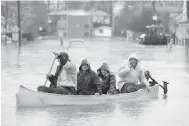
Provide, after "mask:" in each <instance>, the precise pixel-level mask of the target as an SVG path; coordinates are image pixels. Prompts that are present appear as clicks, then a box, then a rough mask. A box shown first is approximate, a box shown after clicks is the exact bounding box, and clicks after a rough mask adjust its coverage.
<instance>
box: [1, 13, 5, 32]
mask: <svg viewBox="0 0 189 126" xmlns="http://www.w3.org/2000/svg"><path fill="white" fill-rule="evenodd" d="M4 34H5V18H4V17H3V16H1V35H4Z"/></svg>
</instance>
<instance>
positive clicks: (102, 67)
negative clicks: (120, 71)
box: [99, 63, 110, 73]
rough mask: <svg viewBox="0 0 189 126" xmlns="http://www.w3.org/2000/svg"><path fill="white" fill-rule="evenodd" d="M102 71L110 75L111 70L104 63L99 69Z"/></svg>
mask: <svg viewBox="0 0 189 126" xmlns="http://www.w3.org/2000/svg"><path fill="white" fill-rule="evenodd" d="M101 69H104V70H107V71H108V72H109V73H110V68H109V66H108V64H107V63H103V64H102V66H101V67H100V68H99V70H101Z"/></svg>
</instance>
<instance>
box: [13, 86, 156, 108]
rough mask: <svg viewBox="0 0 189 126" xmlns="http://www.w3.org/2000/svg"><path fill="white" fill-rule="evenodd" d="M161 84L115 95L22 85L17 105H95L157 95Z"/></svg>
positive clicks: (17, 95) (17, 96) (17, 97)
mask: <svg viewBox="0 0 189 126" xmlns="http://www.w3.org/2000/svg"><path fill="white" fill-rule="evenodd" d="M158 93H159V85H155V86H153V87H150V91H149V90H146V89H144V90H140V91H136V92H133V93H125V94H115V95H101V96H100V95H61V94H52V93H44V92H38V91H34V90H30V89H28V88H26V87H24V86H20V88H19V91H18V93H17V94H16V105H17V107H19V108H20V107H48V106H63V105H95V104H107V103H116V102H128V101H136V100H140V99H142V100H143V99H146V98H147V99H149V98H154V97H157V96H158Z"/></svg>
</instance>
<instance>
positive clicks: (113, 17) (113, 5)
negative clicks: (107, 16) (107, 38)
mask: <svg viewBox="0 0 189 126" xmlns="http://www.w3.org/2000/svg"><path fill="white" fill-rule="evenodd" d="M112 29H113V30H112V36H114V0H112Z"/></svg>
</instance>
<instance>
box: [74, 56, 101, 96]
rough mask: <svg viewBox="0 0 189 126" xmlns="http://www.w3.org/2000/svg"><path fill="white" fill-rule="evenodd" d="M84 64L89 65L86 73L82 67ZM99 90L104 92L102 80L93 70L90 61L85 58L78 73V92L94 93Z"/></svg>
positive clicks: (80, 93) (83, 93) (82, 93)
mask: <svg viewBox="0 0 189 126" xmlns="http://www.w3.org/2000/svg"><path fill="white" fill-rule="evenodd" d="M83 64H87V65H89V69H88V70H87V71H86V72H85V73H83V71H82V69H81V67H82V65H83ZM97 92H98V93H99V94H102V90H101V85H100V80H99V78H98V76H97V74H96V73H95V72H94V71H92V70H91V68H90V64H89V62H88V61H87V60H86V59H84V60H83V61H82V63H81V65H80V67H79V72H78V74H77V94H79V95H94V94H95V93H97Z"/></svg>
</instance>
